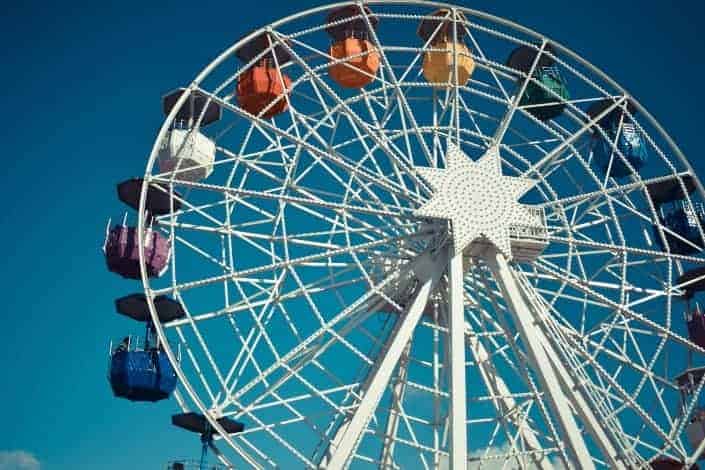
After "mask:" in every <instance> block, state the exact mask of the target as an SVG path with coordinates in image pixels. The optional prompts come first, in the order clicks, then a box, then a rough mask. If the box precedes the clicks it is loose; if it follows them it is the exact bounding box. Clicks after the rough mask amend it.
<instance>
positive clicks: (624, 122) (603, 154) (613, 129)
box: [587, 100, 649, 178]
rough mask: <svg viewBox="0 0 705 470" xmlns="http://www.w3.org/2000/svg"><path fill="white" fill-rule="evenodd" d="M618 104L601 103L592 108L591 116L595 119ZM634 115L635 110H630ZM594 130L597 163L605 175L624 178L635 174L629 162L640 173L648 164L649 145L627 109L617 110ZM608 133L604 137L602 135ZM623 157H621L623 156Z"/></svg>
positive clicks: (589, 110) (595, 160) (593, 143)
mask: <svg viewBox="0 0 705 470" xmlns="http://www.w3.org/2000/svg"><path fill="white" fill-rule="evenodd" d="M613 104H614V102H613V101H611V100H603V101H598V102H597V103H595V104H593V105H592V106H590V108H589V109H588V111H587V114H588V115H589V116H590V117H591V118H595V117H597V116H599V115H600V114H602V113H603V112H604V111H605V110H606V109H607V108H608V107H610V106H612V105H613ZM629 108H630V109H629V111H630V113H632V114H633V113H634V112H635V110H633V109H631V107H629ZM598 126H599V128H598V127H595V128H594V129H593V133H592V137H591V148H592V154H593V161H594V162H595V164H596V165H597V166H598V167H599V168H600V170H601V171H602V173H603V174H606V173H607V172H608V171H609V174H610V176H611V177H613V178H623V177H625V176H627V175H630V174H631V173H632V170H631V169H630V168H629V166H627V164H626V162H625V159H626V161H627V162H629V164H630V165H631V166H632V167H633V168H634V171H636V172H638V171H639V170H640V169H641V168H642V167H643V166H644V165H645V164H646V162H647V161H648V159H649V153H648V151H647V148H646V142H645V141H644V138H643V136H642V134H641V131H640V130H639V128H638V127H637V126H636V125H635V124H634V122H633V121H632V119H631V117H630V116H628V115H627V114H626V113H625V112H624V110H623V108H619V107H618V108H616V109H614V110H613V111H611V112H610V113H608V114H607V115H606V116H605V117H603V118H602V119H600V121H599V122H598ZM600 130H601V131H602V132H604V135H603V134H602V132H600ZM620 153H621V156H620Z"/></svg>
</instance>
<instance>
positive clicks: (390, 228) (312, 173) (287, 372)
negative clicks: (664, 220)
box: [139, 1, 705, 469]
mask: <svg viewBox="0 0 705 470" xmlns="http://www.w3.org/2000/svg"><path fill="white" fill-rule="evenodd" d="M365 4H367V5H368V6H369V7H370V8H371V9H372V10H373V11H374V13H375V14H376V15H378V17H379V18H380V19H381V21H380V27H379V30H378V32H377V33H374V32H373V33H372V35H371V42H372V44H373V45H374V46H375V47H376V48H377V50H379V51H380V54H381V67H380V71H379V73H378V74H377V75H376V76H375V80H374V81H373V82H372V83H371V84H370V85H369V86H368V87H366V88H364V89H362V90H358V91H355V92H354V93H343V92H341V91H340V89H339V88H338V87H337V86H336V85H335V84H334V83H333V82H332V81H331V80H330V79H329V77H328V76H327V67H328V65H329V64H330V63H332V62H333V60H334V59H332V58H331V57H330V56H329V55H328V54H327V52H326V47H327V43H326V42H325V35H324V31H323V30H324V28H325V26H326V25H325V15H326V12H327V11H328V10H329V9H331V8H333V7H335V6H342V5H344V3H341V4H337V5H327V6H322V7H318V8H314V9H310V10H307V11H304V12H301V13H299V14H296V15H293V16H290V17H287V18H284V19H282V20H279V21H277V22H274V23H272V24H271V25H268V26H267V27H265V28H260V29H258V30H257V31H255V32H253V33H252V34H250V35H248V36H247V37H245V38H243V39H242V40H240V41H238V42H237V43H236V44H235V45H233V46H232V47H230V48H229V49H228V50H226V51H225V52H224V53H222V54H221V55H220V56H219V57H218V58H216V59H215V60H214V61H213V62H212V63H211V64H209V65H208V66H207V67H206V68H205V69H204V70H203V71H202V72H201V73H200V74H199V75H198V77H196V79H195V80H194V81H193V82H192V84H191V85H190V86H189V90H191V91H199V92H200V93H202V94H204V95H205V96H207V97H209V98H210V99H211V100H212V101H213V102H215V103H217V104H218V105H220V106H221V107H222V108H223V111H224V119H223V121H222V122H221V123H219V124H217V125H216V126H214V127H213V129H214V130H211V129H209V128H206V129H200V131H201V132H204V133H205V134H208V136H209V137H210V138H212V139H213V140H214V141H215V143H216V148H217V152H218V155H217V158H216V161H215V164H214V165H213V167H214V173H213V176H211V177H210V178H208V179H207V180H204V181H201V182H190V181H184V180H181V179H179V172H180V171H187V170H180V169H179V168H178V167H177V168H176V169H175V170H174V171H173V172H170V173H164V174H160V173H159V171H158V168H157V166H156V165H155V162H156V157H157V152H158V148H159V144H160V142H161V141H162V140H163V139H164V138H165V135H166V132H167V131H168V129H169V124H170V122H171V121H172V120H173V118H174V117H175V115H176V112H177V111H178V109H179V108H180V107H181V106H182V105H184V103H186V100H187V98H188V96H187V94H186V93H185V94H184V95H183V96H182V97H181V99H180V100H179V102H178V103H177V104H176V106H175V107H174V109H173V110H172V111H171V113H170V115H169V116H168V117H167V118H166V121H165V124H164V126H163V127H162V129H161V131H160V133H159V135H158V136H157V139H156V142H155V145H154V147H153V150H152V153H151V155H150V158H149V162H148V164H147V170H146V173H145V179H146V180H147V181H150V182H155V183H159V184H162V185H163V187H164V188H165V190H166V191H167V192H169V193H170V194H172V197H173V200H178V201H179V202H181V203H182V208H181V209H180V210H174V209H173V207H172V211H171V213H170V214H168V215H166V216H160V217H158V218H157V221H156V225H157V226H158V227H159V228H160V229H161V230H163V231H164V233H165V234H167V235H168V236H169V237H170V240H171V243H172V245H173V247H174V250H173V253H172V256H171V259H170V268H169V270H168V273H167V275H165V276H164V278H162V279H149V278H148V277H147V276H146V272H145V271H144V268H143V272H142V277H143V283H144V289H145V292H146V293H147V298H148V303H149V306H150V310H151V312H152V318H153V320H154V321H155V323H156V327H157V332H158V335H159V337H160V340H161V342H162V344H164V346H165V350H166V353H167V355H168V356H169V358H170V360H171V362H172V363H173V364H174V366H175V369H176V371H177V374H178V376H179V379H180V387H181V392H180V393H179V394H177V398H178V399H177V403H178V404H179V407H180V408H181V409H183V410H187V409H192V408H195V409H197V410H199V411H200V412H202V413H204V414H205V415H206V417H207V418H208V419H209V421H210V423H211V425H212V426H213V428H214V429H215V430H216V431H217V432H218V436H217V441H216V443H215V444H214V446H213V449H214V451H215V452H216V455H217V457H218V458H219V459H220V460H221V461H222V462H224V463H226V464H228V465H234V466H236V467H238V468H239V467H254V468H267V467H273V466H282V467H301V466H303V467H309V468H310V467H327V468H344V467H347V466H350V465H353V464H354V465H356V466H358V465H370V466H377V467H381V468H411V466H413V467H414V468H454V469H461V468H465V467H467V468H475V466H478V465H482V466H483V467H482V468H485V467H486V466H490V465H495V464H498V465H499V467H500V468H516V467H520V468H532V467H538V468H542V469H548V468H554V467H560V466H566V467H573V468H597V467H607V468H640V467H645V466H647V465H648V461H649V460H650V459H652V458H653V457H654V456H660V455H663V456H669V457H672V458H675V459H678V460H681V461H683V462H685V463H688V464H690V463H693V462H694V461H695V460H696V458H697V455H698V452H697V449H691V448H689V446H688V445H687V442H686V440H684V438H683V436H684V431H683V430H684V426H685V425H686V424H687V419H688V417H687V416H683V415H682V414H681V413H680V412H679V410H681V406H680V403H679V402H677V398H674V397H677V396H678V390H677V388H676V387H675V386H674V384H673V377H674V376H675V375H676V374H677V373H679V372H680V371H681V370H678V367H681V369H685V368H686V366H687V365H688V364H690V363H691V361H696V362H697V361H698V360H702V359H703V354H705V350H703V349H702V348H700V347H699V346H697V345H695V344H693V343H691V342H690V341H689V340H688V338H687V334H685V333H684V327H683V325H682V316H681V311H682V305H681V304H680V303H679V301H678V300H677V297H678V296H679V295H680V294H681V293H682V289H683V286H679V285H677V282H676V279H677V277H678V276H679V275H680V274H682V273H683V272H684V270H685V269H687V268H692V267H696V266H700V265H702V263H703V261H704V258H702V257H701V255H700V254H699V253H696V254H693V255H682V254H678V253H673V252H671V251H670V250H669V249H668V247H667V244H666V248H661V247H660V246H659V245H658V244H656V243H655V240H654V239H653V237H652V236H651V234H650V233H649V231H648V230H647V229H649V228H650V227H651V226H652V225H655V227H656V228H655V231H654V236H656V237H660V239H661V240H665V237H666V235H670V236H676V237H678V234H674V233H673V232H672V231H670V230H669V229H668V227H666V226H664V225H663V224H661V223H660V222H659V219H658V214H657V210H656V207H655V206H654V204H653V202H652V201H651V199H650V198H649V197H647V192H646V189H645V188H646V185H647V184H651V183H654V182H659V181H666V180H675V181H678V182H679V184H680V185H681V187H682V188H685V186H684V184H685V183H684V177H685V176H687V175H690V176H695V174H694V172H693V170H692V168H691V166H690V165H689V164H688V162H687V160H686V159H685V157H684V156H683V155H682V153H681V152H680V150H679V149H678V147H677V146H676V145H675V143H674V142H673V141H672V140H671V138H670V137H669V136H668V135H667V134H666V133H665V131H664V130H663V129H662V128H661V127H660V126H659V124H658V123H657V122H656V121H655V120H654V119H653V118H652V116H651V115H649V114H648V112H647V111H646V110H644V109H643V108H642V107H641V106H640V105H639V104H638V102H637V101H636V100H635V99H634V98H633V97H632V96H630V95H629V94H628V93H627V92H626V91H625V90H624V89H623V88H621V87H619V86H618V85H617V84H616V83H614V82H613V81H612V80H611V79H610V78H609V77H607V76H606V75H605V74H604V73H603V72H601V71H599V70H598V69H596V68H595V67H594V66H592V65H590V64H589V63H588V62H587V61H585V60H584V59H582V58H580V57H579V56H577V55H576V54H574V53H573V52H571V51H570V50H568V49H566V48H564V47H563V46H561V45H560V44H557V43H556V42H554V41H550V44H551V45H552V46H553V49H554V51H555V56H554V58H555V60H556V64H557V66H558V67H560V68H561V69H562V71H563V73H564V75H567V76H568V78H569V84H570V85H571V86H573V87H575V96H573V97H572V98H571V99H569V100H561V99H560V98H559V97H558V96H557V95H556V102H558V101H560V102H561V103H562V104H564V105H565V111H564V115H563V116H562V117H561V118H560V119H556V120H554V121H549V122H540V121H538V120H537V119H536V118H535V117H533V116H532V115H531V114H530V113H529V112H528V111H529V109H530V107H526V106H523V107H522V106H520V105H519V103H520V99H521V96H522V95H523V94H524V92H525V91H526V88H527V86H529V85H530V84H533V85H535V84H536V83H537V82H536V81H535V80H534V79H533V78H532V77H531V75H532V72H533V70H534V69H535V67H536V66H537V62H538V61H534V64H533V65H532V69H531V70H530V71H529V73H528V74H525V73H518V72H516V71H513V70H511V69H509V68H508V67H506V66H505V65H503V61H504V58H505V57H504V56H500V55H498V54H505V55H506V53H508V51H510V50H511V49H512V48H513V47H516V46H518V45H533V47H535V48H536V50H537V51H541V52H543V53H546V54H547V52H546V46H547V44H548V43H549V41H548V39H546V38H545V37H543V36H541V35H539V34H537V33H534V32H533V31H530V30H528V29H526V28H524V27H522V26H519V25H516V24H514V23H511V22H509V21H506V20H503V19H500V18H496V17H493V16H491V15H487V14H485V13H481V12H478V11H474V10H470V9H466V8H462V7H458V6H454V5H448V4H442V3H437V2H423V1H399V2H389V1H371V2H365ZM441 7H442V8H447V9H448V10H449V13H448V17H447V18H448V19H449V21H454V22H457V23H458V24H459V25H460V27H461V28H463V30H464V31H465V33H466V38H465V39H464V41H465V42H466V44H467V45H468V47H469V48H470V50H471V51H472V54H473V58H474V60H475V61H476V63H477V70H476V72H475V74H474V75H473V78H472V80H471V82H470V83H468V84H466V85H463V84H458V83H457V73H453V74H452V78H451V80H450V81H449V83H448V84H446V86H443V87H433V86H431V85H430V84H428V83H426V82H425V81H424V80H423V77H422V76H421V75H420V69H419V66H420V63H421V60H422V57H423V53H424V51H427V50H429V49H433V46H432V45H431V43H430V41H428V42H427V43H426V44H420V41H419V40H418V38H416V37H415V36H414V35H413V30H415V27H416V24H417V23H418V21H420V20H421V19H423V18H424V17H425V16H424V15H428V14H430V12H431V11H432V9H435V8H441ZM361 18H362V19H363V20H364V21H366V22H367V24H368V25H370V24H371V23H370V22H369V18H368V17H367V16H365V15H362V16H361ZM385 23H386V24H389V25H390V26H389V27H390V28H392V27H394V28H397V29H396V30H395V31H398V34H397V35H394V36H392V37H390V36H385V35H384V28H385ZM392 25H396V26H392ZM264 31H267V32H269V33H270V35H271V37H272V38H273V39H274V40H275V41H276V42H277V44H278V45H279V46H281V47H283V48H284V49H286V50H287V51H288V52H290V54H291V56H292V60H291V62H290V63H288V64H278V63H277V64H276V65H277V66H278V69H279V71H280V73H288V74H290V76H291V77H292V80H293V85H292V92H291V93H290V94H287V95H284V96H283V97H282V99H284V100H286V101H287V104H288V109H287V110H286V111H285V112H284V113H283V114H282V115H280V116H277V117H275V118H272V119H263V118H261V117H258V116H252V115H250V114H248V113H247V112H245V111H244V110H243V109H241V108H240V107H239V106H238V104H237V100H236V98H235V97H234V96H233V91H232V90H233V89H234V86H235V83H236V81H237V78H238V76H239V75H240V74H241V73H242V72H243V71H244V70H246V68H247V67H248V66H249V65H251V63H250V64H241V66H240V68H239V69H237V70H230V68H232V66H233V61H232V60H231V58H232V57H234V54H235V52H236V51H237V50H238V49H239V48H240V47H241V46H242V45H243V44H245V43H246V42H247V41H248V40H250V39H252V38H253V37H255V36H256V35H257V34H260V33H261V32H264ZM409 31H411V32H412V33H411V34H407V33H408V32H409ZM402 33H403V34H402ZM500 44H501V45H502V46H503V47H504V48H501V47H500V46H499V45H500ZM451 54H452V56H453V60H454V61H456V60H457V57H458V51H456V50H455V48H454V49H453V50H452V51H451ZM255 60H256V59H255ZM338 62H340V61H338ZM605 98H608V99H612V100H613V104H612V105H611V106H610V107H609V108H608V109H607V110H605V111H604V112H603V113H602V114H601V115H599V116H596V117H594V118H590V117H589V116H587V115H586V114H585V112H584V108H585V107H586V106H587V105H589V104H590V103H592V102H595V101H597V100H600V99H605ZM626 103H631V104H632V105H633V106H634V108H635V109H636V110H638V115H637V116H635V115H634V114H633V113H632V112H630V110H631V108H629V110H627V107H626ZM612 110H622V112H624V113H625V114H626V115H628V116H629V117H630V118H633V119H634V122H635V124H636V127H637V129H638V130H639V132H641V133H642V135H643V138H644V139H645V141H646V143H647V145H648V146H649V151H650V156H651V160H650V165H651V166H650V167H649V168H648V170H646V169H645V170H644V171H642V172H641V173H639V172H634V173H633V174H632V175H631V176H629V177H628V178H626V179H621V180H617V179H614V178H609V177H607V176H605V175H603V174H601V173H600V172H599V171H597V170H596V169H595V167H594V165H593V162H592V152H591V150H590V145H589V138H588V136H589V135H590V133H591V132H593V131H594V132H597V133H598V135H600V136H601V137H603V138H606V134H605V133H604V131H602V130H601V129H600V128H598V127H596V126H595V124H596V123H597V122H598V121H599V120H600V119H601V118H602V117H604V116H605V115H606V114H607V113H608V112H609V111H612ZM199 121H200V119H199ZM195 129H198V123H196V125H195ZM449 143H453V144H455V145H459V146H464V147H465V148H466V149H467V151H468V153H471V154H473V155H476V157H475V158H477V156H479V155H482V154H483V153H484V151H486V150H487V149H488V148H490V147H492V146H498V148H499V152H500V157H501V158H502V161H503V167H504V170H503V171H504V172H505V173H506V174H507V175H511V176H522V177H527V178H532V179H535V180H537V182H538V183H537V187H536V189H535V190H533V192H532V193H530V196H531V197H533V200H532V201H531V204H533V205H535V206H536V207H538V208H541V209H543V210H544V211H545V212H546V214H547V216H546V227H545V229H546V232H547V236H546V240H547V242H548V247H547V248H546V250H545V251H544V252H543V253H542V254H540V255H539V256H538V257H537V258H536V259H535V260H533V261H527V262H511V260H508V259H507V258H506V257H505V256H504V255H503V254H501V253H498V252H496V251H493V250H492V249H490V250H488V251H486V252H485V253H483V254H482V255H479V256H477V255H475V257H474V258H473V259H470V260H469V259H467V257H465V258H464V256H463V254H462V253H454V252H453V250H452V248H451V246H452V243H451V241H450V237H451V236H452V234H451V233H450V232H449V231H448V230H447V228H448V227H447V225H446V224H443V223H440V222H438V221H435V222H434V221H429V220H427V219H422V218H419V217H415V216H414V215H413V212H414V211H415V210H416V209H418V207H420V206H421V205H422V204H423V203H424V202H425V201H426V200H428V198H429V197H430V196H431V191H430V188H429V187H428V185H427V184H426V182H424V180H423V178H421V177H420V176H419V174H417V172H416V171H415V170H414V166H419V165H422V166H429V167H443V166H444V159H445V151H446V149H447V148H448V144H449ZM612 148H613V156H612V158H613V159H616V158H621V159H623V155H622V154H621V152H620V151H619V149H618V148H617V147H616V146H615V145H614V142H612ZM627 164H628V166H630V164H629V163H628V162H627ZM630 167H631V166H630ZM189 169H192V168H189ZM632 169H633V168H632ZM695 179H696V183H697V192H696V193H694V194H693V195H692V196H690V197H688V198H687V203H688V204H693V201H692V200H691V198H692V199H693V200H695V198H696V197H698V198H700V199H705V191H703V187H702V185H701V184H700V182H699V181H698V180H697V178H695ZM176 191H178V193H177V192H176ZM145 199H146V191H143V193H142V196H141V201H140V213H141V214H143V213H144V208H145V202H146V201H145ZM146 224H147V221H146V220H145V218H144V217H140V220H139V233H140V237H141V236H142V235H141V234H142V233H143V231H144V228H145V227H146ZM700 235H701V237H703V238H705V234H703V233H702V229H701V230H700ZM142 241H143V240H140V243H141V242H142ZM686 242H687V241H686ZM690 243H693V244H694V246H696V247H698V248H699V247H701V246H703V240H702V239H701V240H700V241H699V242H697V243H696V242H690ZM143 261H144V260H143ZM177 263H178V264H177ZM143 264H144V263H143ZM162 294H166V295H171V296H174V297H175V298H176V299H178V300H180V301H181V302H182V305H183V306H184V308H185V310H186V312H187V316H186V318H185V319H181V320H176V321H173V322H171V323H169V324H160V323H159V322H158V317H157V315H156V311H155V309H154V305H153V302H152V298H153V297H154V296H156V295H162ZM167 336H168V337H169V338H170V339H171V340H172V341H173V340H176V341H178V343H179V345H180V347H181V348H182V350H183V351H184V354H183V359H182V360H181V361H180V362H179V361H177V357H176V356H175V354H174V351H172V349H171V347H170V346H169V342H168V341H167V340H166V339H167ZM686 361H687V362H686ZM701 388H702V384H701V386H700V387H699V388H698V390H697V393H696V394H695V395H694V396H693V397H692V400H691V402H690V403H689V404H688V405H687V406H689V407H690V408H689V409H692V408H693V406H695V404H696V403H697V401H698V399H699V394H700V389H701ZM182 395H183V396H182ZM220 416H230V417H232V418H233V419H237V420H240V421H243V422H245V423H246V426H247V427H246V430H245V431H244V432H243V433H241V434H238V435H227V434H226V433H225V431H224V430H223V428H222V427H221V426H220V425H219V424H218V423H217V421H216V419H217V418H218V417H220ZM221 441H222V442H221ZM701 447H702V446H701ZM493 468H494V467H493Z"/></svg>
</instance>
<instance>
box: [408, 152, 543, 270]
mask: <svg viewBox="0 0 705 470" xmlns="http://www.w3.org/2000/svg"><path fill="white" fill-rule="evenodd" d="M416 171H418V173H419V174H420V175H421V176H422V177H423V178H424V179H425V180H427V181H428V182H429V183H430V184H431V187H432V188H433V190H434V193H433V197H432V198H431V199H430V200H429V201H428V202H427V203H426V204H424V205H423V206H421V207H420V208H419V209H417V210H416V211H415V212H414V214H415V215H416V216H419V217H431V218H437V219H446V220H449V221H450V222H451V226H452V233H453V249H454V250H455V253H463V252H464V251H465V250H466V248H468V247H469V246H470V245H471V244H472V243H473V242H477V243H475V246H479V248H478V249H475V247H471V248H470V250H469V254H470V255H476V254H478V253H481V252H482V250H483V249H484V247H485V246H487V245H488V244H489V245H493V246H496V247H497V249H498V250H500V251H501V252H502V253H504V255H505V256H507V257H509V258H510V259H511V256H512V249H511V246H510V237H509V230H510V227H511V226H517V225H518V226H528V227H532V226H536V224H537V219H536V216H535V214H533V213H531V212H530V211H529V209H528V208H526V207H524V206H522V205H521V204H519V202H518V200H519V198H520V197H522V196H523V195H524V194H525V193H526V192H527V191H529V190H530V189H531V188H532V187H533V186H534V185H535V184H536V181H534V180H531V179H528V178H517V177H512V176H505V175H503V174H502V167H501V161H500V158H499V149H498V148H497V147H491V148H490V149H489V150H488V151H487V153H485V155H484V156H483V157H482V158H480V159H479V160H478V161H477V162H473V161H472V160H471V159H470V157H468V156H467V155H466V154H465V152H463V151H462V150H460V149H459V148H458V147H457V146H456V145H455V144H453V143H448V152H447V154H446V168H445V169H438V168H423V167H416ZM538 222H540V220H539V221H538ZM539 230H541V227H540V226H539Z"/></svg>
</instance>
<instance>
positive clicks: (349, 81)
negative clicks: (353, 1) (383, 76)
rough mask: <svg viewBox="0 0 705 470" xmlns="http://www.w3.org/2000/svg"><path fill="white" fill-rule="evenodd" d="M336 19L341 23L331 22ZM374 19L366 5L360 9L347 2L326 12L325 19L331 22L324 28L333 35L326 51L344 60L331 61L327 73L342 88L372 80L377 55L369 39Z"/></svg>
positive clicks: (376, 63)
mask: <svg viewBox="0 0 705 470" xmlns="http://www.w3.org/2000/svg"><path fill="white" fill-rule="evenodd" d="M365 17H366V18H367V20H366V19H365ZM340 21H342V22H343V23H341V24H334V25H333V24H331V23H338V22H340ZM368 21H369V26H368ZM378 21H379V20H378V18H377V17H376V16H375V15H373V14H372V12H371V11H370V9H369V8H368V7H366V6H365V7H362V9H361V8H360V7H358V6H357V5H348V6H344V7H341V8H338V9H336V10H333V11H332V12H331V13H330V14H329V15H328V20H327V22H328V23H329V24H331V25H330V26H328V27H327V28H326V31H327V32H328V34H329V35H330V36H331V37H332V38H333V44H331V46H330V51H329V54H330V56H331V57H333V58H334V59H336V60H341V59H346V60H344V61H341V62H337V63H334V64H331V65H330V66H329V67H328V73H329V74H330V78H332V79H333V81H335V82H336V83H337V84H338V85H340V86H342V87H343V88H362V87H364V86H365V85H368V84H370V83H371V82H372V81H373V80H374V79H375V75H376V74H377V71H378V70H379V63H380V55H379V52H378V51H377V49H376V48H375V47H374V45H373V44H372V42H370V26H371V27H372V28H377V23H378Z"/></svg>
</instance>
